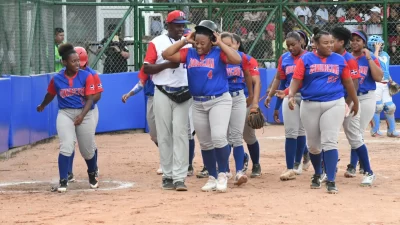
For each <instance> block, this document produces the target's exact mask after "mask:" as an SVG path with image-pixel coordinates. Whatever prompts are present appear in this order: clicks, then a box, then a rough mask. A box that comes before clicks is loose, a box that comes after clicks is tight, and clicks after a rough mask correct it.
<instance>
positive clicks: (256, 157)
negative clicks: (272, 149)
mask: <svg viewBox="0 0 400 225" xmlns="http://www.w3.org/2000/svg"><path fill="white" fill-rule="evenodd" d="M247 148H248V149H249V153H250V158H251V161H252V162H253V164H260V145H259V144H258V141H256V142H255V143H254V144H252V145H249V144H247Z"/></svg>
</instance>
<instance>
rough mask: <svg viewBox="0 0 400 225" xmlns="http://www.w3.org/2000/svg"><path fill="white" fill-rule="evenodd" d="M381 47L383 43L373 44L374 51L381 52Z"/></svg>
mask: <svg viewBox="0 0 400 225" xmlns="http://www.w3.org/2000/svg"><path fill="white" fill-rule="evenodd" d="M382 45H383V43H378V42H375V44H374V46H375V50H378V51H379V50H381V48H382Z"/></svg>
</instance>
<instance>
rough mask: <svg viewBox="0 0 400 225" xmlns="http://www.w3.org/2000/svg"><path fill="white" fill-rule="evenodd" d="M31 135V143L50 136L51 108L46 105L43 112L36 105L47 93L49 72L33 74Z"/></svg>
mask: <svg viewBox="0 0 400 225" xmlns="http://www.w3.org/2000/svg"><path fill="white" fill-rule="evenodd" d="M31 85H32V90H31V98H32V105H31V107H30V112H31V137H30V143H35V142H37V141H40V140H43V139H46V138H49V121H50V109H49V107H46V108H45V109H44V110H43V112H40V113H39V112H37V111H36V107H37V106H38V105H39V104H40V103H41V102H42V101H43V99H44V96H45V95H46V93H47V86H48V76H47V74H42V75H35V76H31Z"/></svg>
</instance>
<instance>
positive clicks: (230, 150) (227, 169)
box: [226, 145, 232, 172]
mask: <svg viewBox="0 0 400 225" xmlns="http://www.w3.org/2000/svg"><path fill="white" fill-rule="evenodd" d="M231 152H232V146H231V145H229V156H228V161H227V164H226V172H231V169H230V168H229V157H230V156H231Z"/></svg>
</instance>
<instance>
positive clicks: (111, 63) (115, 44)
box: [100, 24, 129, 73]
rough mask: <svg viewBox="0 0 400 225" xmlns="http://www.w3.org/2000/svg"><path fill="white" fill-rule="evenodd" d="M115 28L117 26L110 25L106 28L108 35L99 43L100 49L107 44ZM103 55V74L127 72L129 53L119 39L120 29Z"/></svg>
mask: <svg viewBox="0 0 400 225" xmlns="http://www.w3.org/2000/svg"><path fill="white" fill-rule="evenodd" d="M116 27H117V25H115V24H110V25H109V26H108V35H107V37H105V38H104V39H103V40H102V41H101V42H100V46H101V47H102V46H103V45H104V44H105V43H106V42H107V40H108V39H109V38H110V36H111V34H112V33H113V31H114V30H115V29H116ZM105 54H106V56H107V58H106V60H105V63H104V70H103V73H121V72H126V71H128V62H127V59H128V58H129V51H128V48H127V47H126V45H125V42H124V41H123V39H122V38H121V29H120V30H118V32H117V33H116V34H115V36H114V37H112V41H111V42H110V45H109V46H108V48H107V50H106V51H105Z"/></svg>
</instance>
